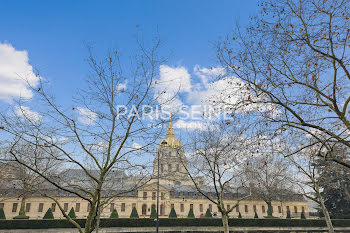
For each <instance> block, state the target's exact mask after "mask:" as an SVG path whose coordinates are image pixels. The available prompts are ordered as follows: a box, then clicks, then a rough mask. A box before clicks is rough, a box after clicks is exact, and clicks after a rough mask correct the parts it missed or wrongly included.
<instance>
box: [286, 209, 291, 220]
mask: <svg viewBox="0 0 350 233" xmlns="http://www.w3.org/2000/svg"><path fill="white" fill-rule="evenodd" d="M287 218H291V217H290V210H287Z"/></svg>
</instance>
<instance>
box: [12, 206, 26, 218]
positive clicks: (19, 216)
mask: <svg viewBox="0 0 350 233" xmlns="http://www.w3.org/2000/svg"><path fill="white" fill-rule="evenodd" d="M13 219H29V216H26V212H25V211H24V205H23V206H22V207H21V209H20V210H19V213H18V215H17V216H15V217H13Z"/></svg>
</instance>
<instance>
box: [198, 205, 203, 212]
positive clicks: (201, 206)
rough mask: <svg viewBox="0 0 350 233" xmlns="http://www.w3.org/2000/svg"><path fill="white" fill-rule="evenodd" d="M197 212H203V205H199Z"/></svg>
mask: <svg viewBox="0 0 350 233" xmlns="http://www.w3.org/2000/svg"><path fill="white" fill-rule="evenodd" d="M199 211H200V212H203V204H199Z"/></svg>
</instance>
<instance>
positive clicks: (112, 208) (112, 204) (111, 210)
mask: <svg viewBox="0 0 350 233" xmlns="http://www.w3.org/2000/svg"><path fill="white" fill-rule="evenodd" d="M113 210H114V203H111V207H110V209H109V211H110V212H113Z"/></svg>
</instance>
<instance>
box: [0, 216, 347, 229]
mask: <svg viewBox="0 0 350 233" xmlns="http://www.w3.org/2000/svg"><path fill="white" fill-rule="evenodd" d="M75 221H76V222H77V223H78V224H79V225H80V226H82V227H83V226H84V224H85V221H86V220H85V219H75ZM332 222H333V225H334V226H335V227H350V220H347V219H333V220H332ZM159 225H160V226H170V227H171V226H222V222H221V219H219V218H216V219H215V218H214V219H210V218H195V219H188V218H182V219H168V218H161V219H159ZM229 225H230V226H241V227H326V222H325V221H324V220H320V219H317V220H315V219H314V220H311V219H306V220H303V219H229ZM100 226H101V227H154V226H155V221H154V220H153V219H149V218H145V219H130V218H119V219H101V222H100ZM50 228H74V226H73V225H72V224H71V223H69V222H68V221H67V220H65V219H54V220H40V219H38V220H37V219H35V220H34V219H33V220H0V229H50Z"/></svg>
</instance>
